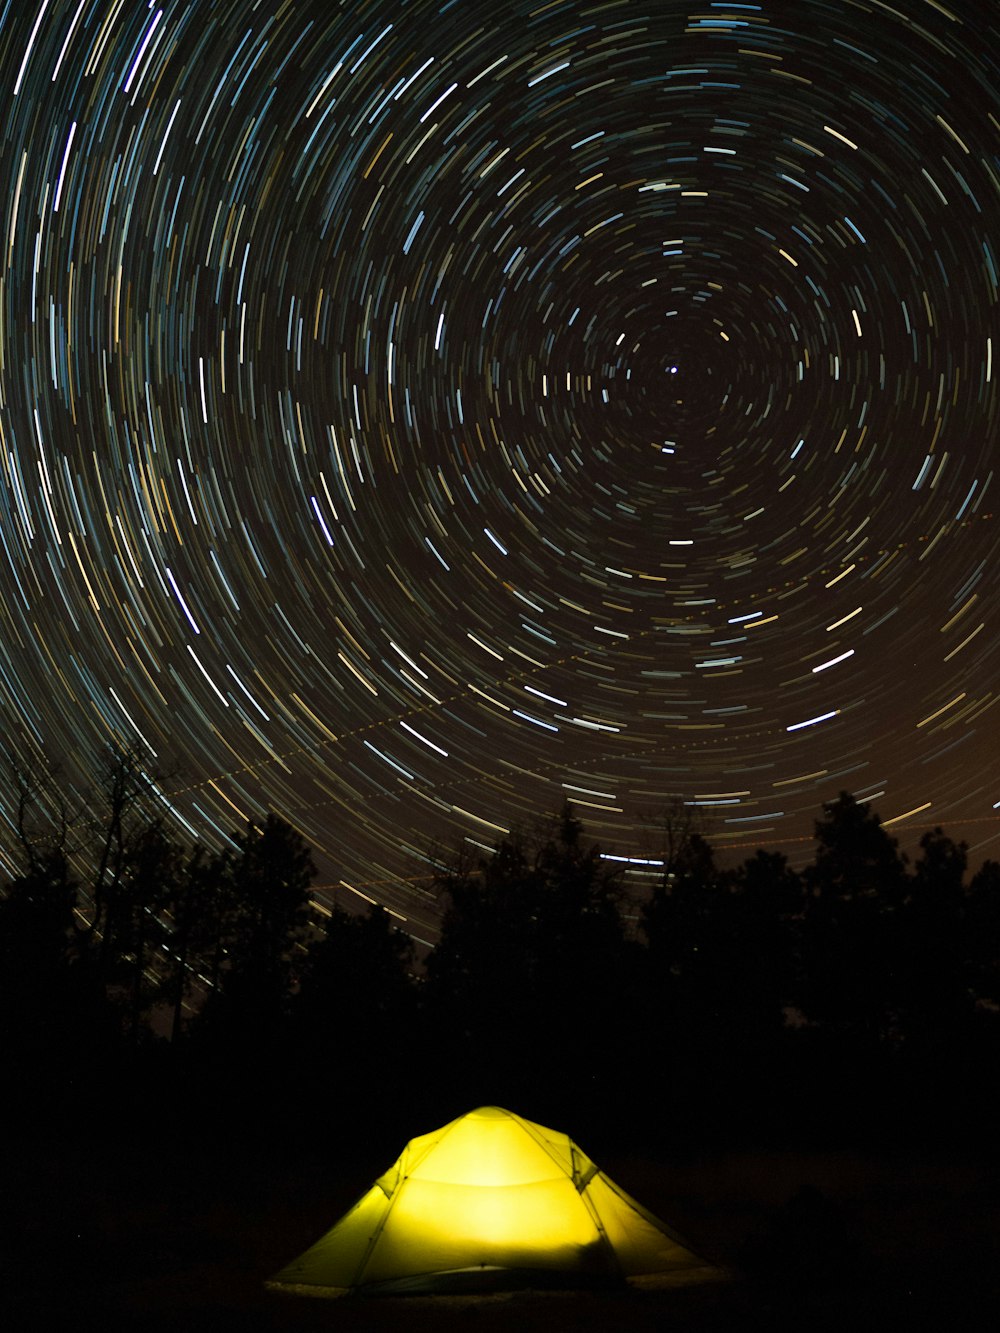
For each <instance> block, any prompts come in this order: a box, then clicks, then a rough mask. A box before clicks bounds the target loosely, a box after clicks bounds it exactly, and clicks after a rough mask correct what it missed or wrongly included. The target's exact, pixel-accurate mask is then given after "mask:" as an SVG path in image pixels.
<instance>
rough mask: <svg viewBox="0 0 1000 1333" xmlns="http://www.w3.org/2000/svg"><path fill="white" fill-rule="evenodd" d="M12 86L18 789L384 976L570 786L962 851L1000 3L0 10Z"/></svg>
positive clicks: (993, 285) (646, 804) (979, 817)
mask: <svg viewBox="0 0 1000 1333" xmlns="http://www.w3.org/2000/svg"><path fill="white" fill-rule="evenodd" d="M0 73H2V86H3V109H2V125H3V136H2V139H0V170H2V179H3V181H4V195H3V198H2V200H0V472H2V486H0V541H2V550H0V593H2V603H0V615H2V627H0V719H2V725H3V728H4V733H5V737H6V740H7V742H8V743H9V744H10V745H11V746H13V747H14V748H15V749H16V750H17V752H18V753H19V754H20V755H21V756H22V759H23V760H24V761H25V762H28V763H31V764H34V763H36V762H37V761H38V758H39V756H40V755H42V754H44V755H45V756H47V758H48V760H49V761H51V762H56V763H60V764H62V765H63V768H64V770H65V773H66V779H65V781H66V782H67V784H70V785H73V786H76V787H77V788H78V789H79V790H80V791H83V790H84V789H86V788H87V787H88V785H90V784H92V783H93V778H94V772H95V771H96V767H97V765H98V763H99V760H100V755H101V752H102V747H104V746H106V745H107V743H108V742H117V743H119V744H124V745H127V746H128V745H132V746H137V747H138V748H139V749H140V750H141V751H142V753H143V754H144V755H145V756H146V757H147V758H148V762H149V765H150V768H151V769H159V770H171V769H174V768H177V767H178V766H179V768H180V773H179V776H174V777H172V778H170V779H169V780H168V781H167V782H165V783H164V784H163V785H162V794H163V800H164V804H165V807H166V808H167V809H169V811H170V812H171V819H172V820H173V821H174V828H175V831H176V832H177V833H178V835H179V836H181V837H182V838H184V839H185V840H190V839H191V838H192V837H194V836H198V837H206V838H208V839H209V840H211V841H214V842H215V843H216V844H218V841H219V839H220V837H221V836H222V835H223V834H224V833H226V832H228V831H231V830H233V829H236V828H239V827H240V826H241V824H242V822H243V821H244V820H245V819H246V818H247V817H256V818H259V817H261V816H262V814H263V813H264V812H266V811H267V810H269V809H273V810H275V811H276V812H278V813H279V814H281V815H283V816H284V817H286V818H288V819H289V820H290V821H291V822H293V823H294V824H296V825H297V826H298V827H299V828H300V829H301V830H302V832H303V833H304V834H305V836H306V837H307V838H308V840H309V841H310V842H311V843H312V845H313V846H314V849H315V854H316V858H317V861H318V863H319V865H320V868H321V877H320V880H321V882H322V883H323V884H328V885H332V884H335V883H337V882H338V881H339V880H341V879H343V880H344V881H345V882H346V883H347V884H349V885H352V886H354V887H355V888H356V889H357V890H359V891H361V892H362V893H364V894H367V895H369V896H371V897H373V898H377V899H378V900H380V901H382V902H384V903H386V904H387V905H389V906H390V907H391V908H393V909H394V910H395V911H397V912H399V913H400V914H402V915H403V916H404V917H406V918H407V924H408V925H409V926H410V928H411V929H413V930H414V931H415V932H416V933H417V934H418V935H419V934H421V933H422V932H423V931H424V930H426V929H427V922H428V921H429V920H430V919H431V917H432V915H433V914H432V912H431V909H430V907H429V905H428V902H427V900H425V898H424V897H423V896H422V894H423V892H424V890H423V889H422V887H421V885H420V882H419V881H418V880H414V881H412V882H411V881H410V880H408V879H407V878H406V877H417V876H420V875H421V874H426V873H427V869H428V866H427V861H426V854H427V850H428V846H429V843H430V840H431V839H432V838H434V837H437V838H440V839H441V840H443V842H444V843H446V844H450V845H454V844H455V843H456V842H457V841H459V840H461V839H462V838H468V839H471V840H472V841H473V842H474V843H479V844H482V845H485V846H489V845H490V844H491V843H492V842H493V840H494V839H495V838H496V837H497V836H498V835H499V834H500V833H501V832H502V831H504V830H507V829H509V828H511V827H512V826H513V825H514V824H517V823H523V822H528V823H531V822H532V821H534V820H535V819H536V818H538V817H540V816H543V815H548V814H551V813H552V812H554V811H556V810H558V808H559V807H560V805H561V804H562V801H563V800H564V798H566V797H569V798H570V799H571V800H572V801H573V802H574V804H575V806H576V809H577V812H578V814H579V815H580V816H581V817H582V818H583V819H584V821H585V826H586V829H587V832H588V834H589V835H591V836H594V837H597V838H599V839H600V841H601V842H602V845H603V846H605V848H606V849H607V850H608V851H610V852H614V853H616V854H618V855H620V856H634V857H652V856H655V854H656V848H657V840H656V834H655V832H654V830H653V828H652V827H651V826H652V825H653V824H654V823H655V820H656V817H657V813H658V812H661V811H662V810H663V808H664V807H665V806H667V805H669V804H670V803H671V802H674V801H677V800H683V801H688V802H697V803H699V806H700V809H701V811H702V813H703V814H704V815H705V817H706V819H707V820H708V827H709V829H710V832H711V836H712V838H713V840H714V841H715V842H716V843H717V844H718V845H719V846H725V845H726V844H727V843H733V844H735V845H736V846H737V847H743V846H746V847H751V846H756V845H766V846H774V847H780V848H783V849H784V850H786V851H789V852H793V851H794V850H795V848H796V847H797V846H800V844H797V843H796V842H795V841H794V840H795V839H797V838H799V839H801V838H807V837H808V835H809V833H810V831H811V825H812V821H813V820H814V818H815V817H816V816H817V814H818V813H819V808H820V805H821V803H822V802H823V801H824V800H828V799H831V798H833V797H834V796H835V795H836V793H837V792H838V791H839V790H841V789H847V790H850V791H853V792H855V793H856V794H857V795H858V796H859V797H860V798H861V799H864V800H871V801H873V803H874V805H875V808H877V809H878V810H879V812H880V813H881V815H882V817H883V819H884V820H885V821H886V822H889V821H893V822H892V824H891V825H890V826H891V827H892V829H893V831H894V832H896V833H897V834H899V835H900V836H901V837H904V835H905V834H906V833H907V831H908V830H916V831H919V830H920V829H922V828H924V827H927V826H930V825H933V824H935V823H941V824H942V825H943V826H944V827H945V828H946V830H947V831H949V832H951V833H953V834H954V835H955V836H960V837H964V838H966V839H968V841H969V842H970V843H971V844H972V847H973V849H974V851H978V852H979V859H982V857H983V856H985V855H988V854H991V853H992V854H993V855H996V854H997V847H998V844H997V841H996V837H997V831H998V830H1000V821H998V814H1000V811H997V810H996V809H995V807H996V806H997V805H1000V746H998V743H997V741H998V737H1000V709H998V708H996V707H995V705H996V704H997V701H998V693H1000V654H998V619H997V617H998V609H1000V608H998V596H1000V593H998V581H997V564H996V561H997V556H998V547H1000V525H998V523H997V520H996V517H995V512H996V504H997V501H998V499H1000V495H998V491H1000V482H998V481H997V479H996V477H995V475H994V472H995V469H996V467H997V382H998V378H1000V323H998V319H997V300H998V268H1000V225H998V224H1000V156H998V154H1000V7H998V5H997V4H996V3H994V0H963V2H959V3H951V2H950V0H947V2H946V0H942V3H936V0H893V3H892V4H890V3H888V0H886V3H881V2H880V0H865V3H861V2H860V0H858V2H857V3H854V2H852V0H836V2H835V3H834V2H831V3H818V2H815V0H797V3H795V4H781V5H779V4H775V3H770V2H769V0H761V2H760V3H755V4H729V3H711V2H709V0H706V3H704V4H701V5H681V4H678V3H674V0H656V2H655V3H651V0H617V2H615V0H610V2H605V3H600V2H598V3H593V4H588V3H559V2H558V0H557V2H556V3H548V4H538V5H533V4H528V3H520V0H493V2H492V3H480V0H458V2H457V3H456V2H453V3H451V4H437V3H425V2H424V0H413V2H412V3H403V2H401V0H395V2H392V3H390V2H388V0H375V2H374V3H368V4H365V3H354V2H349V3H342V4H340V5H339V6H338V5H336V4H334V3H332V0H259V3H256V4H253V3H249V2H248V0H238V2H237V0H218V2H217V3H210V2H209V0H192V2H191V3H171V0H166V3H162V4H157V3H156V2H155V0H154V3H151V4H149V5H147V4H145V3H139V2H138V0H65V2H64V0H0ZM995 357H996V358H997V360H998V364H997V365H996V366H994V364H993V363H994V358H995ZM699 806H695V807H693V808H699ZM3 814H4V817H5V818H9V815H10V807H9V802H7V803H6V804H5V805H4V806H3ZM4 841H6V842H7V843H8V844H9V843H10V841H11V839H10V836H9V835H8V836H7V838H6V839H5V840H4ZM344 893H345V896H346V897H349V896H350V895H347V894H346V890H345V891H344Z"/></svg>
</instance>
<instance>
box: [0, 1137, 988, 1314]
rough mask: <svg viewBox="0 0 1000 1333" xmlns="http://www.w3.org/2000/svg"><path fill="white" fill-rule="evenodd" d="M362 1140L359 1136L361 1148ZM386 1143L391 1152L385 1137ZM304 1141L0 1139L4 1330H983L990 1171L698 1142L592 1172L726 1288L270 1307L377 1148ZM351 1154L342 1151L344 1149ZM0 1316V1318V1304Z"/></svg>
mask: <svg viewBox="0 0 1000 1333" xmlns="http://www.w3.org/2000/svg"><path fill="white" fill-rule="evenodd" d="M360 1137H361V1136H359V1139H360ZM401 1146H402V1145H401V1144H400V1145H398V1147H401ZM396 1147H397V1145H393V1147H392V1148H390V1150H389V1151H388V1152H382V1153H380V1154H379V1156H378V1157H377V1158H373V1157H371V1156H370V1153H371V1148H370V1146H369V1147H367V1148H362V1147H360V1146H359V1145H352V1144H350V1143H348V1144H345V1145H344V1147H343V1149H342V1151H341V1152H340V1153H339V1154H338V1155H337V1157H336V1159H334V1158H333V1157H332V1156H331V1153H330V1146H329V1144H328V1143H324V1142H323V1140H322V1138H321V1136H320V1135H319V1134H315V1135H314V1134H311V1133H306V1134H304V1135H303V1136H302V1139H301V1141H300V1143H299V1144H298V1145H297V1148H296V1150H295V1152H294V1153H291V1152H290V1153H288V1154H287V1155H286V1157H285V1159H284V1160H281V1161H276V1160H275V1158H274V1155H273V1154H264V1153H262V1152H260V1151H254V1150H251V1149H247V1148H246V1147H245V1146H244V1147H237V1146H235V1145H233V1144H228V1145H227V1144H224V1143H218V1144H216V1145H214V1146H213V1147H211V1148H208V1147H205V1146H202V1147H201V1148H200V1149H186V1150H184V1151H183V1152H182V1151H180V1150H170V1149H169V1148H164V1147H159V1148H158V1149H157V1150H156V1151H155V1152H152V1151H150V1150H149V1148H148V1147H146V1148H144V1149H141V1150H139V1149H135V1148H123V1147H121V1146H120V1145H119V1146H118V1147H117V1148H115V1147H109V1146H107V1144H106V1142H104V1143H99V1144H96V1145H95V1143H94V1142H87V1141H84V1140H83V1139H81V1140H80V1141H77V1142H73V1143H68V1144H66V1145H65V1146H62V1147H59V1148H53V1147H52V1145H51V1143H50V1142H47V1143H46V1144H45V1146H40V1145H39V1144H38V1143H37V1142H32V1141H31V1140H30V1139H27V1138H25V1139H24V1140H23V1141H21V1142H20V1143H14V1144H13V1145H11V1143H10V1140H7V1141H6V1143H5V1149H4V1162H3V1173H2V1178H0V1219H2V1230H0V1328H3V1329H5V1330H9V1331H10V1333H27V1331H28V1330H34V1329H36V1328H37V1329H62V1328H73V1329H80V1328H94V1329H102V1330H105V1331H106V1333H117V1330H133V1329H134V1330H137V1331H139V1333H175V1331H176V1333H201V1330H205V1331H206V1333H207V1330H212V1331H213V1333H226V1331H227V1330H230V1329H232V1330H240V1331H241V1333H265V1331H266V1333H272V1331H274V1333H277V1330H282V1331H283V1333H284V1331H285V1330H288V1331H289V1333H297V1331H298V1330H302V1331H303V1333H305V1331H306V1330H320V1329H322V1330H334V1333H341V1331H342V1333H355V1331H357V1333H367V1331H368V1330H371V1331H373V1333H374V1331H375V1330H383V1329H386V1330H388V1329H392V1330H394V1333H423V1331H424V1330H443V1333H451V1330H455V1331H456V1333H457V1331H458V1330H474V1331H475V1333H492V1331H493V1330H516V1331H517V1333H535V1331H536V1330H539V1331H541V1330H544V1331H545V1333H559V1330H564V1329H565V1330H595V1333H596V1330H619V1329H620V1330H623V1333H629V1331H631V1330H636V1333H639V1331H642V1333H645V1331H646V1330H661V1329H662V1330H670V1331H671V1333H710V1331H711V1333H719V1331H721V1330H726V1331H727V1333H728V1331H729V1330H732V1331H733V1333H736V1331H740V1333H743V1331H746V1333H756V1330H768V1333H779V1331H781V1333H783V1331H784V1330H795V1331H796V1333H825V1331H826V1330H840V1329H843V1330H868V1329H872V1330H876V1329H877V1330H880V1333H881V1331H882V1330H885V1331H887V1333H888V1331H889V1330H897V1329H899V1330H917V1329H921V1330H922V1329H928V1330H930V1329H934V1330H935V1331H938V1330H940V1331H941V1333H945V1331H947V1333H959V1331H960V1330H979V1329H982V1330H989V1331H990V1333H995V1330H996V1329H998V1328H1000V1172H998V1170H997V1167H996V1160H995V1159H993V1161H992V1163H989V1162H987V1163H985V1164H984V1160H983V1156H982V1154H979V1155H978V1156H977V1155H973V1154H971V1153H969V1154H967V1155H963V1153H962V1150H961V1145H958V1146H957V1147H953V1148H949V1150H948V1151H944V1150H941V1149H937V1148H934V1149H931V1148H928V1149H926V1150H921V1149H919V1148H917V1149H915V1148H908V1149H906V1150H905V1151H903V1150H900V1151H899V1152H893V1151H891V1150H890V1151H885V1150H883V1151H880V1152H878V1153H877V1154H876V1153H865V1152H862V1151H859V1150H857V1149H852V1150H850V1151H834V1150H828V1151H807V1150H803V1149H798V1150H792V1149H778V1148H770V1149H766V1150H751V1149H741V1150H740V1151H738V1152H737V1151H728V1152H727V1151H724V1150H721V1149H711V1150H707V1149H699V1150H697V1151H685V1152H674V1153H673V1154H671V1153H658V1154H657V1155H656V1156H655V1157H654V1156H650V1155H646V1156H642V1157H640V1156H628V1155H619V1156H617V1157H614V1158H611V1157H608V1156H607V1154H605V1155H604V1156H603V1157H600V1158H599V1161H600V1165H601V1166H602V1167H603V1168H604V1169H605V1170H606V1171H607V1172H608V1174H609V1175H611V1176H612V1178H613V1179H615V1180H617V1181H618V1182H619V1183H620V1184H621V1185H622V1186H623V1187H624V1188H625V1189H627V1190H629V1192H631V1193H632V1194H634V1195H635V1196H636V1197H637V1198H638V1199H640V1200H641V1201H642V1202H643V1203H644V1204H646V1206H647V1207H649V1208H651V1209H652V1210H653V1211H654V1212H656V1213H657V1214H658V1215H660V1216H661V1217H663V1218H664V1219H665V1220H667V1221H669V1222H671V1223H672V1224H673V1225H674V1226H675V1227H676V1229H677V1230H678V1231H680V1232H681V1233H682V1234H683V1235H684V1236H685V1237H686V1238H687V1239H688V1241H689V1242H690V1243H691V1244H692V1246H693V1247H694V1248H695V1249H696V1250H697V1251H698V1252H699V1253H701V1254H703V1255H704V1256H705V1257H706V1258H707V1259H708V1260H710V1261H712V1262H713V1263H714V1264H716V1265H721V1266H724V1267H725V1269H726V1270H727V1280H724V1281H713V1282H709V1283H702V1284H698V1285H684V1286H677V1287H674V1288H669V1289H666V1290H659V1291H636V1290H632V1289H626V1290H622V1291H620V1292H596V1293H586V1294H573V1293H566V1292H536V1293H530V1292H527V1293H504V1294H496V1295H492V1296H483V1297H478V1298H475V1297H466V1296H462V1297H459V1296H452V1297H421V1298H415V1297H411V1298H382V1299H380V1300H376V1299H367V1300H366V1299H362V1298H349V1299H345V1300H339V1301H328V1300H316V1299H308V1298H302V1297H295V1296H288V1295H279V1294H275V1293H271V1292H269V1291H267V1290H265V1288H264V1285H263V1283H264V1279H265V1278H266V1277H267V1276H268V1275H269V1274H271V1273H273V1272H274V1271H275V1270H276V1269H278V1268H279V1267H281V1266H282V1265H283V1264H285V1263H286V1262H287V1261H288V1260H289V1259H291V1258H292V1257H294V1256H295V1255H296V1254H297V1253H299V1252H300V1251H301V1250H302V1249H304V1248H305V1247H306V1246H307V1245H309V1244H311V1243H312V1242H313V1241H314V1240H315V1239H316V1238H317V1237H318V1236H319V1235H320V1234H322V1232H323V1231H325V1230H326V1229H327V1228H328V1227H329V1226H330V1225H331V1224H332V1223H333V1222H334V1221H335V1220H336V1218H337V1217H338V1216H339V1215H340V1214H341V1213H342V1212H343V1211H344V1210H345V1209H346V1208H347V1207H348V1206H349V1205H350V1203H352V1202H353V1200H354V1199H355V1198H356V1197H357V1196H358V1194H360V1193H361V1192H362V1191H363V1189H365V1188H366V1187H367V1186H368V1184H369V1183H370V1182H371V1180H372V1178H373V1177H374V1176H375V1175H376V1174H377V1173H378V1172H379V1171H381V1170H382V1169H384V1168H385V1167H386V1166H387V1165H388V1164H389V1162H390V1161H391V1160H392V1157H393V1156H394V1152H395V1149H396ZM352 1148H353V1155H352ZM4 1311H6V1313H4Z"/></svg>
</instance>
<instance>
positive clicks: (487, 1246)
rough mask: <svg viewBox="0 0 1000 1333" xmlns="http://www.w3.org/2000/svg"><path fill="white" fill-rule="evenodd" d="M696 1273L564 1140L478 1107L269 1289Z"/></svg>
mask: <svg viewBox="0 0 1000 1333" xmlns="http://www.w3.org/2000/svg"><path fill="white" fill-rule="evenodd" d="M703 1263H704V1261H703V1260H701V1259H699V1258H698V1257H697V1256H696V1255H695V1254H693V1253H692V1252H691V1250H690V1249H688V1247H687V1246H686V1245H685V1244H684V1243H683V1242H682V1241H681V1240H680V1239H679V1238H678V1237H677V1236H676V1235H675V1234H674V1233H672V1232H671V1231H670V1230H669V1228H667V1227H666V1226H665V1225H664V1223H663V1222H661V1221H660V1220H659V1219H658V1218H656V1217H654V1216H653V1215H652V1213H649V1212H647V1211H646V1209H645V1208H643V1207H642V1205H641V1204H639V1203H636V1201H635V1200H634V1199H632V1198H630V1196H629V1195H628V1194H626V1193H625V1191H624V1190H622V1189H620V1188H619V1187H618V1186H617V1185H616V1184H615V1183H614V1182H613V1181H612V1180H609V1179H608V1177H607V1176H605V1175H604V1174H603V1172H601V1171H599V1170H598V1169H597V1167H596V1166H595V1165H594V1163H593V1162H591V1161H590V1159H589V1158H588V1157H587V1156H586V1155H585V1154H584V1153H583V1152H581V1151H580V1149H579V1148H578V1147H577V1146H576V1144H575V1143H574V1142H573V1141H572V1140H571V1139H570V1138H569V1137H568V1136H567V1135H566V1134H561V1133H558V1132H557V1131H555V1130H551V1129H546V1128H544V1126H542V1125H537V1124H535V1123H534V1122H532V1121H530V1120H525V1119H523V1118H522V1117H521V1116H518V1115H515V1114H514V1113H513V1112H511V1111H505V1110H503V1109H501V1108H500V1107H497V1106H485V1107H480V1108H479V1109H478V1110H475V1111H470V1112H469V1113H468V1114H467V1115H464V1116H460V1117H459V1118H458V1119H457V1120H453V1121H451V1122H450V1123H449V1124H447V1125H445V1126H443V1127H442V1128H441V1129H438V1130H435V1131H434V1132H433V1133H431V1134H423V1135H420V1136H419V1137H418V1138H415V1139H412V1140H411V1141H410V1142H409V1143H408V1144H407V1145H406V1147H405V1148H404V1149H403V1152H402V1154H401V1155H400V1157H399V1159H398V1161H396V1162H395V1163H394V1164H393V1165H392V1166H391V1167H390V1168H389V1170H388V1171H386V1172H385V1173H384V1174H383V1175H381V1176H380V1177H379V1178H378V1180H376V1182H375V1183H374V1185H372V1187H371V1189H369V1190H368V1192H367V1193H366V1194H364V1195H363V1196H362V1197H361V1198H360V1199H359V1200H358V1202H357V1203H356V1204H355V1205H354V1207H353V1208H351V1209H350V1211H349V1212H347V1213H345V1215H344V1216H343V1217H342V1218H341V1219H340V1220H339V1221H338V1222H337V1223H336V1224H335V1225H334V1226H333V1227H332V1229H331V1230H330V1231H328V1232H327V1233H326V1235H325V1236H322V1237H321V1238H320V1240H318V1241H317V1242H316V1244H315V1245H313V1246H312V1247H311V1248H310V1249H308V1250H306V1251H305V1253H304V1254H302V1255H300V1256H299V1258H297V1259H295V1260H293V1261H292V1263H290V1264H289V1265H288V1266H287V1267H286V1268H283V1269H282V1270H281V1272H280V1273H277V1274H276V1275H275V1277H274V1278H273V1279H272V1280H271V1282H270V1283H269V1285H270V1286H274V1287H278V1288H295V1289H297V1290H304V1291H313V1292H315V1293H316V1294H327V1295H332V1294H335V1293H336V1292H338V1291H348V1290H358V1291H365V1290H367V1291H372V1292H374V1291H393V1290H399V1291H403V1290H406V1291H420V1290H426V1291H433V1290H444V1289H449V1288H451V1289H454V1288H455V1287H456V1286H457V1285H459V1279H461V1281H462V1282H464V1284H465V1285H467V1286H468V1285H474V1284H475V1279H476V1278H482V1279H483V1284H484V1285H485V1284H486V1281H487V1279H488V1278H490V1276H492V1278H493V1280H494V1281H495V1280H496V1279H497V1278H498V1277H499V1278H501V1279H502V1277H503V1275H507V1277H515V1276H516V1277H517V1278H518V1279H519V1280H521V1281H523V1282H524V1283H525V1284H529V1283H531V1282H533V1281H535V1280H536V1279H537V1280H538V1281H539V1283H541V1282H544V1281H552V1280H559V1281H561V1282H565V1283H567V1284H570V1285H575V1284H576V1283H577V1282H579V1283H587V1282H592V1281H600V1280H606V1281H615V1280H618V1281H621V1280H622V1279H626V1278H631V1277H638V1276H640V1275H648V1274H662V1273H667V1272H674V1271H677V1270H682V1269H693V1268H698V1267H701V1266H703Z"/></svg>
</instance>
